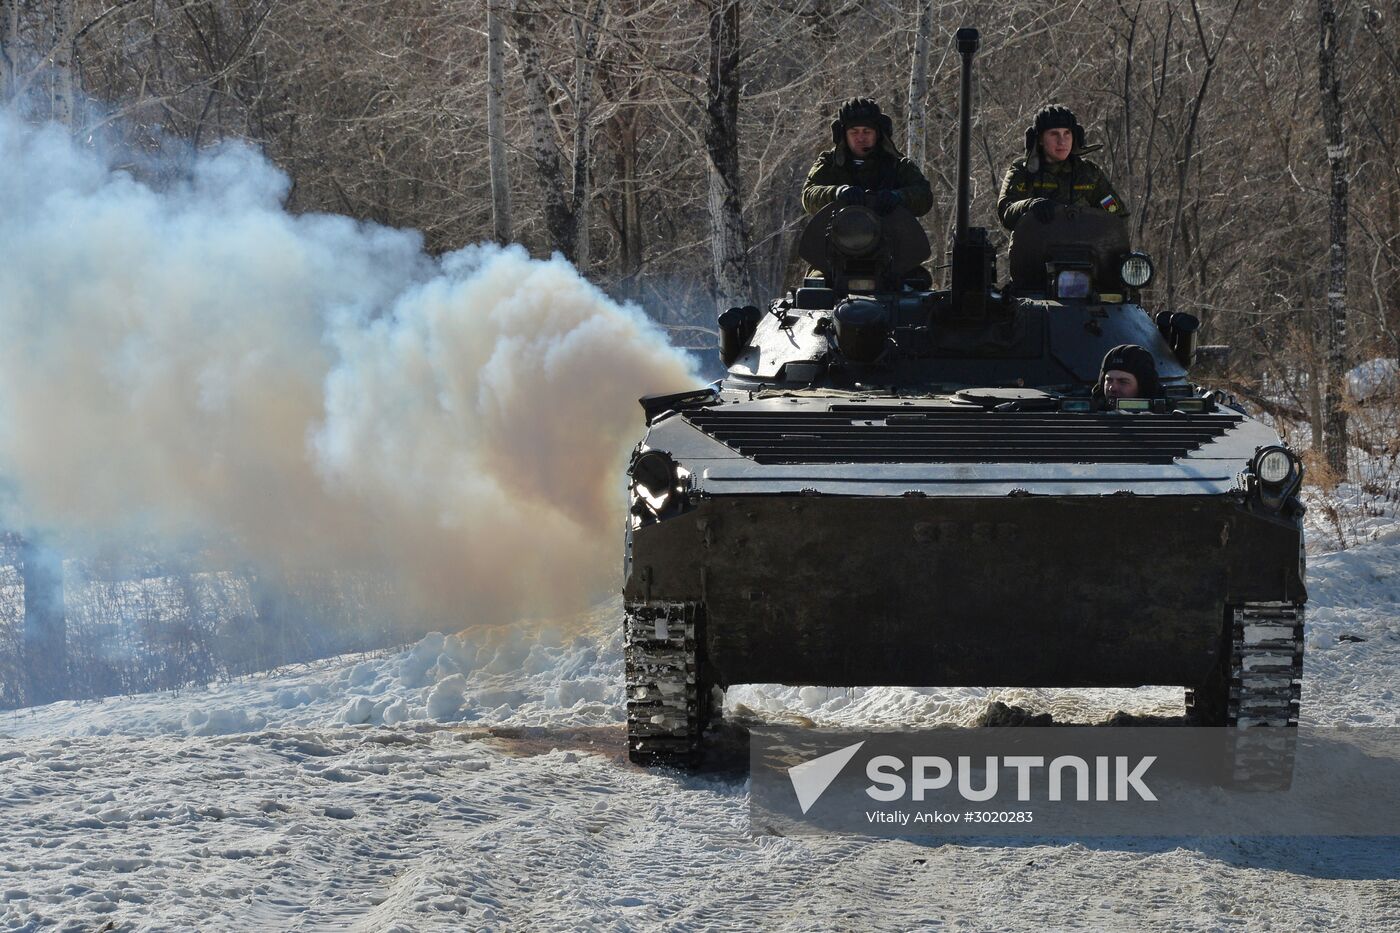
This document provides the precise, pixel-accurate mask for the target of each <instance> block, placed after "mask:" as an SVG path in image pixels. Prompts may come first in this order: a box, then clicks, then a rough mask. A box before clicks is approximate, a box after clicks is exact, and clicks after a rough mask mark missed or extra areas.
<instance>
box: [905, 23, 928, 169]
mask: <svg viewBox="0 0 1400 933" xmlns="http://www.w3.org/2000/svg"><path fill="white" fill-rule="evenodd" d="M932 31H933V0H921V3H920V4H919V23H918V26H917V27H916V28H915V31H914V60H913V62H912V64H911V67H910V69H909V130H908V135H907V136H906V137H905V144H904V154H905V155H906V156H908V157H909V161H911V162H913V163H914V164H915V165H917V166H919V167H920V168H923V165H924V150H925V146H924V138H925V127H926V126H927V123H928V39H929V33H930V32H932Z"/></svg>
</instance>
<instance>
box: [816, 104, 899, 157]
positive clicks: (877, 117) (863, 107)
mask: <svg viewBox="0 0 1400 933" xmlns="http://www.w3.org/2000/svg"><path fill="white" fill-rule="evenodd" d="M852 126H870V127H874V128H875V131H876V132H877V133H879V134H880V141H881V142H885V141H891V142H892V141H893V136H894V123H893V122H892V121H891V120H890V118H889V117H887V116H885V115H884V114H883V113H881V112H880V105H879V104H877V103H876V102H875V101H873V100H871V99H870V98H869V97H852V98H851V99H850V100H848V101H846V102H845V103H844V104H842V105H841V109H840V110H839V111H837V113H836V119H835V120H832V121H831V141H832V142H834V143H836V144H837V145H838V146H839V145H840V144H841V143H842V142H843V141H844V140H845V138H846V130H847V129H848V128H849V127H852Z"/></svg>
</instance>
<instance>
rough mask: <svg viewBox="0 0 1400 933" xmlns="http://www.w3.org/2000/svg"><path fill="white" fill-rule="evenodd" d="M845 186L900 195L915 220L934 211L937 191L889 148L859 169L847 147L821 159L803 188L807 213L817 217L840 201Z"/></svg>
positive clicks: (912, 165)
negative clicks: (821, 211)
mask: <svg viewBox="0 0 1400 933" xmlns="http://www.w3.org/2000/svg"><path fill="white" fill-rule="evenodd" d="M882 143H883V141H882ZM842 185H855V186H857V187H859V188H864V189H865V190H866V191H879V190H880V189H882V188H889V189H890V190H893V191H898V192H899V196H900V198H902V199H903V204H904V206H905V207H907V208H908V209H909V211H910V213H912V214H913V215H914V216H915V217H922V216H923V215H924V214H927V213H928V212H929V208H931V207H933V189H931V188H930V187H929V184H928V179H927V178H925V177H924V173H923V172H921V171H919V167H918V166H917V165H915V164H914V163H913V162H910V161H909V160H908V159H905V158H902V157H900V155H899V154H898V152H897V151H896V150H895V149H894V147H893V146H889V145H883V144H882V146H881V148H880V149H877V150H876V151H875V152H874V153H873V154H872V155H871V157H870V158H868V159H866V160H865V161H864V162H863V163H861V164H859V165H857V164H856V160H855V158H854V157H852V155H851V151H850V150H849V149H847V148H846V146H845V144H844V143H843V144H842V145H840V146H836V147H834V148H832V149H828V150H827V151H825V152H823V153H822V154H821V155H819V156H817V161H816V162H815V163H814V164H813V165H812V170H811V171H810V172H808V173H807V184H806V185H804V186H803V187H802V207H803V209H804V210H806V211H807V213H809V214H815V213H816V212H817V211H819V210H821V209H822V208H824V207H826V206H827V205H828V204H830V203H831V202H832V201H834V200H836V189H837V188H840V187H841V186H842Z"/></svg>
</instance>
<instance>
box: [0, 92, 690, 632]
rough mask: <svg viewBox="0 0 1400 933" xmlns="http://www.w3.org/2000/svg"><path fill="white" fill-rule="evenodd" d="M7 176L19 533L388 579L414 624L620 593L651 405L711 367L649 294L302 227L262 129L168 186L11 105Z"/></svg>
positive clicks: (318, 222) (400, 234) (479, 255)
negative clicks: (699, 365)
mask: <svg viewBox="0 0 1400 933" xmlns="http://www.w3.org/2000/svg"><path fill="white" fill-rule="evenodd" d="M0 164H3V165H4V171H3V172H0V250H3V255H4V261H3V263H0V521H3V522H4V523H5V525H6V527H10V528H16V529H22V530H37V531H39V532H40V533H43V534H45V535H48V536H50V537H52V538H55V539H57V540H59V541H61V542H62V543H63V546H64V547H65V548H67V549H69V552H70V553H82V552H84V551H89V550H92V551H97V550H104V551H108V552H110V551H111V550H112V549H113V548H120V547H121V543H122V542H124V541H141V542H142V543H143V544H144V545H147V546H149V545H150V544H151V543H152V542H156V543H158V546H159V547H161V548H164V549H168V550H169V551H170V552H172V553H174V552H177V551H179V550H181V549H186V548H189V547H191V546H198V547H201V548H206V549H208V548H210V547H213V548H216V549H218V550H220V551H222V552H223V553H222V557H224V558H226V559H227V560H228V561H230V562H249V563H251V564H253V565H255V566H258V567H265V568H272V569H281V570H289V571H294V570H316V571H321V570H325V571H347V572H351V573H363V574H369V575H374V576H377V577H381V578H384V579H386V580H387V581H388V582H389V583H390V584H392V589H393V590H394V592H396V593H397V594H398V597H399V598H401V599H404V600H407V601H408V602H407V603H406V606H405V607H406V608H407V609H408V610H409V611H408V612H407V613H405V616H406V618H404V619H403V621H405V622H409V623H411V624H413V627H420V625H419V623H422V622H424V621H425V620H430V623H429V624H432V623H436V624H454V623H455V624H456V625H458V626H461V625H465V624H468V623H484V622H498V621H504V620H509V619H513V618H517V617H519V616H520V615H521V614H524V613H535V612H555V611H560V610H565V609H572V608H577V607H579V606H580V604H581V602H582V601H583V600H584V599H586V598H588V597H590V596H592V595H596V594H597V593H598V592H600V591H602V590H603V589H605V588H607V587H608V586H610V585H611V584H613V583H614V582H615V580H616V574H617V573H618V569H619V565H620V562H621V561H620V554H619V537H620V535H619V532H620V530H621V527H622V517H623V511H624V507H625V505H624V501H623V494H622V478H621V477H622V473H621V471H622V469H623V466H624V463H625V456H626V452H627V445H628V442H629V441H630V439H631V438H633V437H635V436H636V435H637V433H638V431H639V429H640V426H641V425H640V411H639V409H638V407H637V404H636V399H637V397H638V396H639V395H641V394H643V393H646V392H664V391H675V390H680V389H684V388H688V387H691V386H693V385H695V384H696V382H697V378H696V376H695V373H694V371H693V367H692V366H691V364H690V363H689V361H688V359H687V358H686V356H685V355H684V354H683V353H681V352H680V351H678V350H675V349H673V348H671V347H670V346H669V345H668V343H667V342H666V339H665V337H664V335H663V334H662V332H661V331H660V330H659V328H657V327H656V326H655V325H654V324H652V323H651V322H650V321H649V320H648V319H647V318H646V317H645V315H644V314H642V312H641V311H639V310H638V309H636V308H632V307H626V306H620V305H618V304H616V303H614V302H613V301H611V300H610V299H608V298H607V297H606V296H605V295H604V294H603V293H602V292H600V291H599V290H597V289H596V288H594V287H593V286H591V285H589V284H588V283H587V282H586V281H584V280H583V279H582V278H581V277H580V276H579V275H578V273H577V272H576V271H575V270H574V269H573V268H572V267H571V266H570V265H569V264H567V263H566V262H564V261H563V260H562V259H560V258H558V257H556V258H554V259H552V260H549V261H538V260H532V259H530V258H529V257H528V256H527V255H526V253H525V251H524V250H523V249H521V248H519V247H507V248H499V247H495V246H489V245H478V246H469V247H467V248H465V249H462V250H460V251H458V252H455V253H452V254H450V255H447V256H445V257H442V258H437V259H435V258H432V257H429V256H427V255H426V254H425V253H424V252H423V249H422V244H421V240H420V238H419V237H418V235H417V234H415V233H412V232H407V231H401V230H390V229H386V228H383V227H378V226H374V225H369V224H362V223H357V222H355V221H352V220H350V219H348V218H345V217H339V216H329V215H299V216H294V215H291V214H289V213H287V212H286V211H284V210H282V208H281V203H282V200H283V198H284V197H285V195H286V193H287V189H288V180H287V178H286V176H285V175H283V174H282V173H281V172H280V171H279V170H277V169H276V168H275V167H274V166H273V165H271V164H270V163H269V162H268V161H267V160H266V159H264V158H263V157H262V156H261V155H260V154H258V153H257V152H255V151H253V150H252V149H250V148H248V147H246V146H242V145H236V144H232V145H224V146H221V147H220V148H218V149H216V150H214V151H212V152H210V153H207V154H200V155H198V156H196V157H195V158H194V159H193V162H192V165H191V166H190V168H189V169H188V171H186V172H185V173H184V176H183V180H182V181H180V182H178V183H177V184H174V185H172V186H170V187H168V188H165V189H162V190H159V191H157V190H154V189H153V188H152V187H150V186H148V185H146V184H143V183H142V182H140V181H138V180H135V179H134V178H132V177H131V176H129V175H127V174H125V173H123V172H121V171H115V170H113V169H112V168H111V167H110V166H109V165H108V164H106V163H105V162H104V161H103V160H102V159H101V158H99V157H97V156H96V155H94V154H92V153H91V152H89V151H86V150H84V149H81V148H79V147H77V146H75V145H73V144H72V143H71V142H70V141H69V139H68V138H67V136H66V134H65V133H64V132H62V131H60V130H58V129H57V128H54V127H49V128H44V129H35V128H33V127H28V126H25V125H23V124H21V123H19V122H17V121H15V120H14V119H12V118H10V117H3V118H0ZM415 616H416V617H415Z"/></svg>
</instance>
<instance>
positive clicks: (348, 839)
mask: <svg viewBox="0 0 1400 933" xmlns="http://www.w3.org/2000/svg"><path fill="white" fill-rule="evenodd" d="M1373 537H1374V540H1370V541H1368V542H1366V543H1364V544H1361V545H1359V546H1357V547H1354V548H1352V549H1349V550H1346V551H1338V552H1332V553H1320V554H1314V555H1312V556H1311V557H1310V559H1309V588H1310V593H1311V597H1312V603H1311V605H1310V608H1309V622H1308V657H1307V664H1306V682H1305V688H1304V691H1305V692H1304V710H1305V718H1306V719H1307V720H1309V721H1311V722H1315V723H1320V724H1321V723H1343V722H1347V723H1357V724H1377V725H1400V702H1397V700H1396V697H1395V691H1396V690H1397V689H1400V673H1397V672H1400V527H1397V526H1391V527H1389V528H1388V529H1385V528H1378V529H1376V532H1375V534H1374V535H1373ZM617 615H618V607H617V605H616V604H615V603H613V604H609V605H603V606H600V607H598V608H597V609H595V610H594V611H593V612H591V613H589V614H588V615H585V616H582V617H580V618H578V619H573V620H567V622H565V623H559V624H556V625H555V626H552V627H548V626H546V627H541V626H526V625H522V626H519V627H516V628H511V629H499V630H469V631H468V632H466V633H464V634H462V635H457V636H450V637H446V638H444V637H441V636H429V637H428V638H425V639H424V640H422V641H421V642H419V643H418V644H417V645H415V646H413V647H412V648H411V649H409V650H406V651H402V652H398V653H391V654H386V655H383V656H377V657H351V658H340V659H335V660H331V661H326V662H321V663H318V664H315V665H311V666H308V667H304V668H299V669H296V670H291V671H283V672H280V673H277V674H273V675H268V676H264V677H258V678H251V679H247V680H242V681H238V682H234V683H224V684H215V685H212V686H210V687H209V688H207V689H204V690H198V691H185V692H179V693H160V694H149V695H143V696H134V697H119V698H112V699H107V700H101V701H94V702H85V703H58V704H54V705H52V706H48V707H44V708H39V709H33V710H24V711H19V712H14V713H8V714H5V715H4V716H3V717H0V928H3V929H6V930H40V929H45V930H47V929H58V930H74V931H78V930H83V931H95V930H193V929H199V930H270V929H278V930H280V929H292V930H313V929H326V930H341V929H353V930H372V931H387V930H405V931H407V930H427V929H443V930H459V929H478V928H481V929H500V928H551V929H570V930H572V929H648V928H655V927H662V926H664V927H667V928H677V929H712V928H713V929H726V928H733V927H736V926H749V925H758V926H762V927H765V928H773V929H784V930H788V929H791V930H818V929H821V930H825V929H857V928H859V929H865V928H879V929H950V930H987V929H996V930H1044V929H1085V930H1101V929H1152V930H1313V929H1340V930H1382V929H1398V930H1400V880H1398V879H1400V840H1396V839H1359V840H1349V839H1338V838H1328V839H1230V838H1194V839H1169V840H1152V839H1148V840H1141V839H1139V840H1125V839H1107V840H1100V841H1093V840H1044V839H1041V840H1034V841H1026V842H1023V843H1019V844H1007V843H1006V841H1005V840H997V841H991V840H986V841H984V842H983V843H982V844H979V842H978V841H975V840H974V841H969V842H959V843H955V844H939V845H933V844H929V845H923V844H917V843H913V842H905V841H875V840H865V839H855V838H775V837H756V838H755V837H751V836H750V835H749V827H748V791H747V787H746V782H745V778H744V776H743V774H742V773H741V771H742V769H741V768H737V767H736V768H733V769H730V770H728V771H721V772H718V773H712V774H707V775H700V776H681V775H677V774H674V773H648V772H645V771H642V770H639V769H636V768H633V767H631V766H630V765H628V764H627V763H626V762H625V758H624V755H623V753H622V728H621V706H622V703H621V699H622V697H621V688H620V682H621V640H620V637H619V628H620V626H619V625H618V624H617ZM994 700H1001V701H1003V702H1006V703H1009V704H1013V705H1018V706H1022V707H1027V708H1030V709H1033V710H1037V711H1039V710H1047V711H1050V712H1053V713H1054V715H1055V717H1056V719H1058V720H1068V721H1094V720H1097V719H1101V718H1103V717H1105V716H1107V715H1109V714H1111V713H1112V712H1113V711H1115V710H1118V709H1124V710H1130V711H1132V712H1138V713H1162V714H1167V715H1172V714H1179V713H1180V712H1181V691H1180V690H1175V689H1172V690H1168V689H1151V690H1140V691H1063V690H1059V691H1049V690H972V689H956V690H953V689H945V690H908V689H867V690H849V691H848V690H826V689H817V688H786V687H773V686H749V687H743V688H736V689H734V690H732V691H731V695H730V697H729V700H728V705H729V706H730V713H731V714H734V715H740V716H754V717H760V718H777V719H792V718H797V717H805V718H806V719H810V720H812V721H814V722H818V723H821V724H831V725H868V724H881V725H892V724H897V723H909V724H930V723H935V722H937V723H971V722H972V721H974V720H975V719H976V718H977V717H978V716H979V715H980V714H981V713H982V712H983V711H984V710H985V709H986V708H987V706H988V705H989V704H990V703H991V702H992V701H994Z"/></svg>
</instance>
